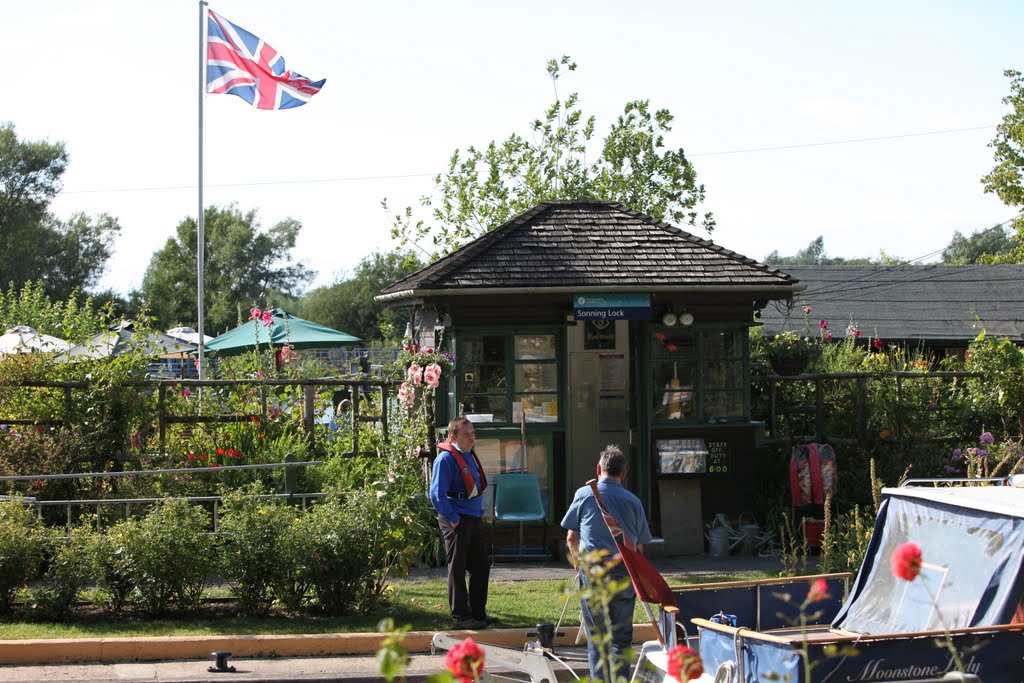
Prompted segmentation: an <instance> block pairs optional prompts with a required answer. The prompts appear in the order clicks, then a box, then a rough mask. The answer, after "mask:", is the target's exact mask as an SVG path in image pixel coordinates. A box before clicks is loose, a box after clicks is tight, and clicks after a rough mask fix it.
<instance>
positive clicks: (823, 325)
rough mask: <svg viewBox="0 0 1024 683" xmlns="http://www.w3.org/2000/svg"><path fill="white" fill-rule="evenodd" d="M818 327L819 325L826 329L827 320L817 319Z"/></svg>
mask: <svg viewBox="0 0 1024 683" xmlns="http://www.w3.org/2000/svg"><path fill="white" fill-rule="evenodd" d="M818 327H820V328H821V329H823V330H827V329H828V321H827V320H819V321H818Z"/></svg>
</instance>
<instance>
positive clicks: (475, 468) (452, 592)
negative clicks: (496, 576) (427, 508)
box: [430, 417, 497, 629]
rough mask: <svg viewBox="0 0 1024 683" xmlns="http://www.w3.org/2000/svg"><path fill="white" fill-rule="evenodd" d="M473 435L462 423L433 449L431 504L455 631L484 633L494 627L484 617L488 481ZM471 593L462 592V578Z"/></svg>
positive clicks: (458, 420) (488, 566)
mask: <svg viewBox="0 0 1024 683" xmlns="http://www.w3.org/2000/svg"><path fill="white" fill-rule="evenodd" d="M475 444H476V429H474V427H473V423H472V422H470V421H469V420H467V419H466V418H464V417H457V418H455V419H454V420H452V421H451V422H449V423H448V440H447V441H443V442H441V443H439V444H437V450H438V453H437V458H436V459H435V460H434V471H433V476H432V477H431V479H430V502H431V503H433V504H434V509H435V510H437V525H438V526H439V527H440V528H441V536H442V538H443V539H444V552H445V555H447V558H448V605H449V607H450V608H451V612H452V621H453V624H452V625H453V627H454V628H465V629H482V628H487V627H488V626H489V625H491V624H493V623H495V622H497V619H495V618H493V617H489V616H487V582H488V579H489V577H490V573H491V563H490V559H489V558H488V557H487V539H486V537H485V534H484V525H483V498H482V494H483V492H484V489H486V488H487V475H486V474H484V468H483V466H482V465H481V464H480V459H479V458H477V456H476V453H475V452H474V451H473V446H474V445H475ZM467 573H468V574H469V589H468V590H467V589H466V574H467Z"/></svg>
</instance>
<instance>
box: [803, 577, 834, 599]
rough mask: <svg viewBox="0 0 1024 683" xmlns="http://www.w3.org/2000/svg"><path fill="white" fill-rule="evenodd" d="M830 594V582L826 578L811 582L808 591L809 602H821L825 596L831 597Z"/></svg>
mask: <svg viewBox="0 0 1024 683" xmlns="http://www.w3.org/2000/svg"><path fill="white" fill-rule="evenodd" d="M830 597H832V596H831V595H829V594H828V582H827V581H825V579H818V580H817V581H815V582H814V583H812V584H811V588H810V590H808V591H807V601H808V602H821V601H822V600H824V599H825V598H830Z"/></svg>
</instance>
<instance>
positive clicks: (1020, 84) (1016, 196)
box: [981, 69, 1024, 263]
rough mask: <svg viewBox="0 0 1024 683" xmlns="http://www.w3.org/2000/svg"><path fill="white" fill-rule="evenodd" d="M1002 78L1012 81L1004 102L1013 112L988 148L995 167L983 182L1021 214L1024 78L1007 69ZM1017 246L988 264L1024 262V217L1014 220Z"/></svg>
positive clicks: (1023, 202) (1023, 199) (1023, 205)
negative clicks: (991, 151)
mask: <svg viewBox="0 0 1024 683" xmlns="http://www.w3.org/2000/svg"><path fill="white" fill-rule="evenodd" d="M1003 75H1004V76H1006V77H1007V78H1009V79H1010V94H1009V95H1007V96H1006V97H1004V98H1003V104H1007V105H1009V106H1010V108H1011V110H1010V111H1009V112H1007V113H1006V114H1005V115H1004V116H1003V122H1002V123H1000V124H999V125H998V126H996V136H995V138H993V140H992V142H990V143H988V146H989V147H991V148H992V149H994V150H995V153H994V154H993V155H992V156H993V158H994V159H995V162H996V165H995V167H994V168H993V169H992V170H991V171H990V172H989V174H988V175H986V176H985V177H983V178H982V179H981V183H982V185H983V186H984V187H985V192H991V193H994V194H995V195H996V196H998V197H999V199H1000V200H1002V202H1003V204H1006V205H1007V206H1010V207H1013V208H1015V209H1018V210H1022V209H1024V75H1021V72H1019V71H1014V70H1012V69H1007V70H1006V71H1004V72H1003ZM1011 227H1012V228H1013V230H1014V235H1013V238H1012V239H1013V242H1014V246H1013V248H1012V249H1010V250H1009V251H1007V252H1005V253H1002V254H996V255H993V256H986V257H984V259H983V262H985V263H1022V262H1024V214H1022V215H1019V216H1017V217H1016V218H1014V219H1013V223H1011Z"/></svg>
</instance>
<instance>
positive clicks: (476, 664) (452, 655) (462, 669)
mask: <svg viewBox="0 0 1024 683" xmlns="http://www.w3.org/2000/svg"><path fill="white" fill-rule="evenodd" d="M444 665H445V668H447V669H448V670H449V671H451V672H452V675H453V676H455V678H456V679H457V680H459V681H462V683H472V682H473V681H475V680H477V679H479V678H480V674H482V673H483V672H484V651H483V650H481V649H480V646H478V645H477V644H476V643H474V642H473V639H472V638H466V639H465V640H464V641H462V642H461V643H459V644H458V645H456V646H455V647H453V648H452V649H451V650H448V654H446V655H445V656H444Z"/></svg>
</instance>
